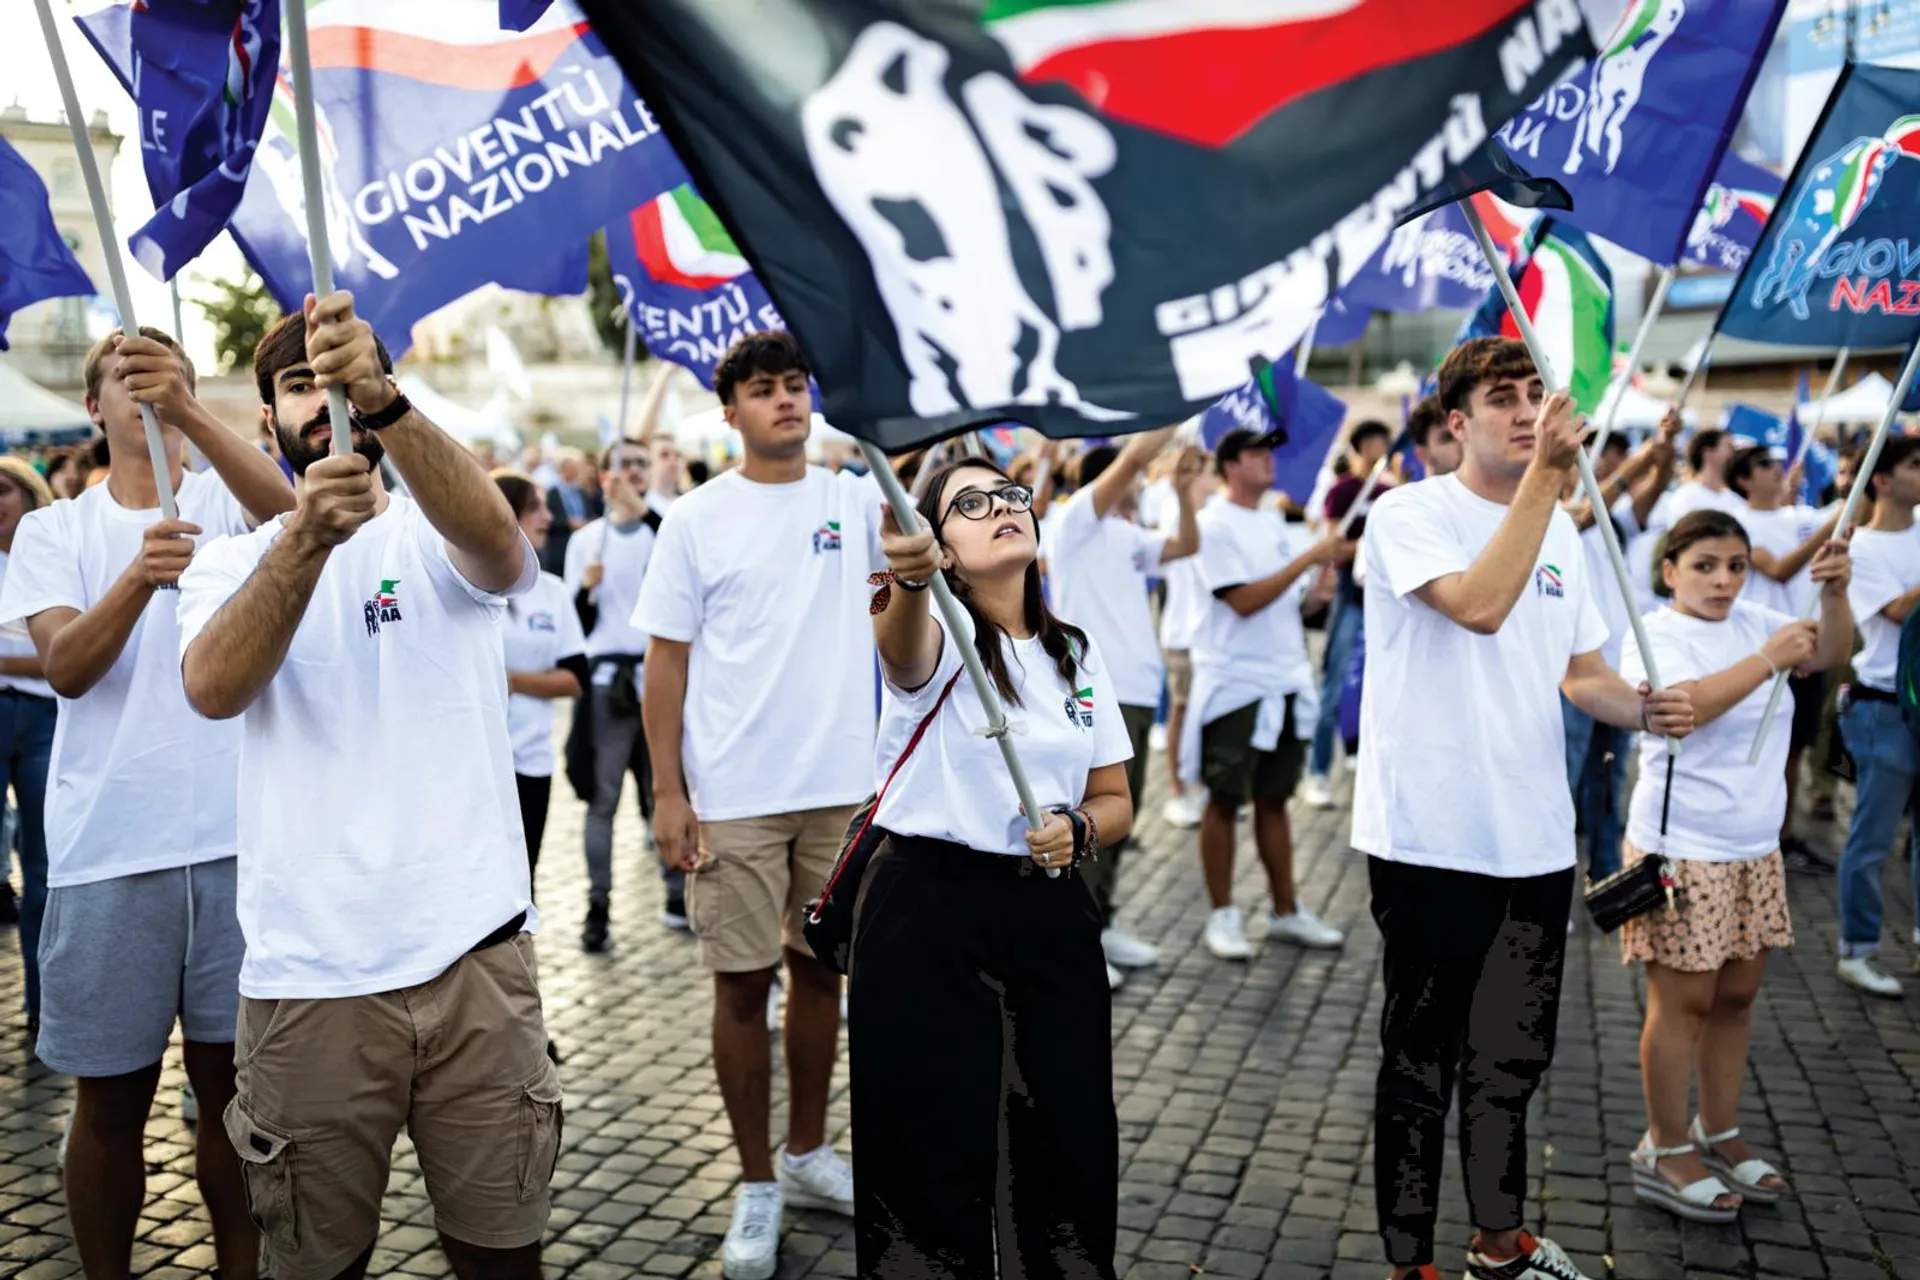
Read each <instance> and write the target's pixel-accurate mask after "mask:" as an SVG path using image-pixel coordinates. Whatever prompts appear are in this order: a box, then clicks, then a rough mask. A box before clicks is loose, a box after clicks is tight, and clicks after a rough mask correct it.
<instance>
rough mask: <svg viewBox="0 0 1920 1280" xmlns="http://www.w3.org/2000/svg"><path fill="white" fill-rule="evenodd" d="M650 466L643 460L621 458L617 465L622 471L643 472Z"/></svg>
mask: <svg viewBox="0 0 1920 1280" xmlns="http://www.w3.org/2000/svg"><path fill="white" fill-rule="evenodd" d="M650 465H652V464H651V463H649V462H648V461H647V459H645V458H622V459H620V463H619V466H620V470H622V471H645V470H646V469H647V468H648V467H649V466H650Z"/></svg>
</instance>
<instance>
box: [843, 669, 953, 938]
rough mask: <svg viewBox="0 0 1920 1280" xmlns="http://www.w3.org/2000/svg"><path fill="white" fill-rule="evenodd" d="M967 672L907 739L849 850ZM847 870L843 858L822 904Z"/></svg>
mask: <svg viewBox="0 0 1920 1280" xmlns="http://www.w3.org/2000/svg"><path fill="white" fill-rule="evenodd" d="M966 670H967V669H966V667H965V666H962V667H961V668H960V670H958V671H956V672H954V673H953V676H952V677H951V678H950V679H949V680H948V681H947V683H946V685H945V686H944V687H943V688H942V689H941V690H940V696H939V697H938V698H935V699H934V700H933V709H932V710H931V711H929V712H927V714H926V715H924V716H922V717H921V718H920V723H919V724H917V725H915V726H914V729H913V736H912V737H910V738H908V739H907V745H906V749H905V750H903V751H902V752H901V753H900V758H899V759H898V760H896V761H894V762H893V768H892V769H890V770H889V771H888V772H887V779H886V781H885V782H882V783H881V784H880V790H879V791H878V792H876V793H875V794H874V797H873V804H872V806H871V807H869V808H868V809H867V817H866V820H865V821H864V822H862V823H861V824H860V830H859V831H858V832H857V833H856V834H855V835H854V837H853V839H852V840H850V841H848V842H847V848H848V849H857V848H859V847H860V842H861V841H862V840H865V839H866V838H867V830H868V828H870V827H872V826H873V819H874V817H875V815H877V814H878V813H879V812H880V802H881V801H882V800H884V799H886V797H887V788H888V787H891V786H892V785H893V780H894V778H896V777H897V776H899V773H900V770H901V769H902V768H904V767H905V766H906V763H907V760H908V758H909V757H911V756H912V755H913V752H914V748H916V747H918V746H919V745H920V739H922V738H924V737H925V736H926V735H927V729H928V728H929V727H931V726H932V724H933V718H934V717H935V716H937V715H939V714H940V708H941V707H943V706H945V705H946V702H947V695H948V694H950V693H952V692H953V686H954V685H956V684H958V683H959V681H960V677H961V676H963V675H965V674H966ZM846 869H847V859H846V858H841V859H840V862H839V864H838V865H837V866H835V867H834V869H833V878H832V879H830V880H828V881H827V887H826V888H825V889H822V890H821V891H820V901H821V902H825V901H826V900H827V899H828V898H831V897H832V896H833V887H834V886H835V885H836V884H839V883H840V873H841V872H842V871H845V870H846Z"/></svg>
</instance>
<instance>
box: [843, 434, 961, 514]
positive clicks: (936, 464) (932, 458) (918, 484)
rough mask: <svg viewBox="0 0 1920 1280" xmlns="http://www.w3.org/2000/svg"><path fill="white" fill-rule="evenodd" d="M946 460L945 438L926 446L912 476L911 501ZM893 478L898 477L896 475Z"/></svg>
mask: <svg viewBox="0 0 1920 1280" xmlns="http://www.w3.org/2000/svg"><path fill="white" fill-rule="evenodd" d="M862 447H863V448H864V447H865V446H864V445H863V446H862ZM882 456H883V457H884V456H885V455H882ZM946 460H947V442H946V441H945V440H936V441H935V442H934V443H933V444H931V445H928V446H927V451H926V452H925V453H923V454H921V455H920V470H918V471H916V472H915V473H914V476H913V493H912V495H911V498H912V501H914V502H918V501H920V497H921V495H922V494H924V493H926V491H927V484H928V482H930V481H931V480H932V479H933V473H934V472H935V471H937V470H938V469H939V468H940V467H941V466H942V465H943V464H944V463H945V462H946ZM887 471H888V473H889V474H891V473H892V471H893V468H892V467H891V466H889V467H888V468H887ZM895 478H896V479H898V477H895ZM901 527H902V528H905V527H906V526H905V525H902V526H901Z"/></svg>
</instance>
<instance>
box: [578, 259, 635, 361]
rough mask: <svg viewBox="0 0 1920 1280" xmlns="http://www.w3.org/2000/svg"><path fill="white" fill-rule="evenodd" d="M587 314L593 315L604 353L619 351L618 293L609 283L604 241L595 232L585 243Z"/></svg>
mask: <svg viewBox="0 0 1920 1280" xmlns="http://www.w3.org/2000/svg"><path fill="white" fill-rule="evenodd" d="M587 310H588V311H590V312H592V313H593V328H594V331H595V332H596V333H598V334H599V335H600V341H601V342H603V343H605V344H606V347H607V350H609V351H619V350H620V349H621V347H622V344H624V343H625V342H626V333H625V330H623V329H622V328H621V325H620V318H619V317H620V289H619V286H618V285H616V284H614V282H613V267H612V265H611V264H610V263H608V261H607V237H606V233H605V232H601V231H596V232H594V233H593V239H591V240H589V241H587Z"/></svg>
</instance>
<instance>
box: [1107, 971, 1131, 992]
mask: <svg viewBox="0 0 1920 1280" xmlns="http://www.w3.org/2000/svg"><path fill="white" fill-rule="evenodd" d="M1126 980H1127V975H1126V974H1124V973H1122V972H1120V971H1119V970H1118V969H1116V968H1114V967H1113V966H1112V965H1108V966H1107V990H1109V991H1118V990H1119V989H1120V984H1121V983H1123V982H1125V981H1126Z"/></svg>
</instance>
